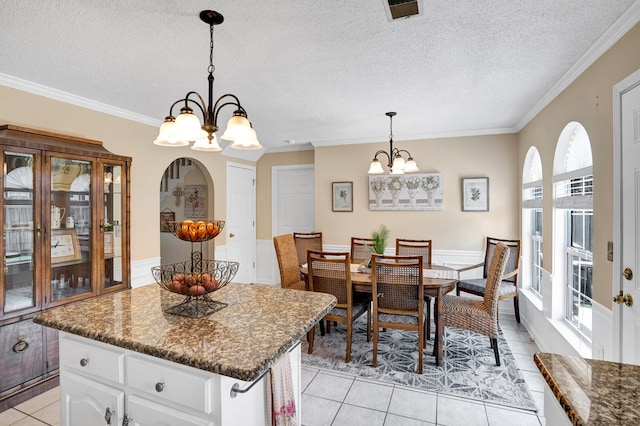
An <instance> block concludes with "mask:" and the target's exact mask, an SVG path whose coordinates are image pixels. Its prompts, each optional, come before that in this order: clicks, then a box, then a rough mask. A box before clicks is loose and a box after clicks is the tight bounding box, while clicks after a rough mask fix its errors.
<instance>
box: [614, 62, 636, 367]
mask: <svg viewBox="0 0 640 426" xmlns="http://www.w3.org/2000/svg"><path fill="white" fill-rule="evenodd" d="M636 74H637V77H636V79H635V83H633V84H635V86H633V85H632V86H628V87H631V88H630V89H628V90H626V91H622V93H621V95H620V123H619V124H620V130H619V131H620V147H621V148H620V157H619V158H620V164H621V170H620V171H621V179H620V182H621V183H620V184H621V191H620V200H619V205H620V214H621V215H620V222H621V224H620V227H619V228H617V232H616V235H617V237H618V238H619V244H618V247H619V248H620V250H621V251H620V254H619V256H616V257H615V260H614V272H613V274H614V276H613V279H614V288H616V286H615V283H618V286H617V288H618V291H620V290H622V293H623V295H631V296H632V297H633V302H634V303H633V305H632V306H630V307H628V306H626V305H625V304H624V303H623V304H613V312H614V321H615V320H616V319H617V320H618V321H620V322H619V324H618V325H617V327H618V328H619V329H620V339H621V340H620V348H621V349H620V357H619V359H620V361H621V362H624V363H629V364H640V280H639V279H638V278H639V276H640V262H638V254H639V253H638V252H637V248H638V247H639V244H640V226H639V225H638V223H639V220H640V206H639V202H640V72H638V73H636ZM632 77H633V76H632ZM625 81H627V80H625ZM616 101H617V100H615V99H614V102H616ZM625 269H628V271H630V273H631V274H625ZM631 275H632V276H631ZM616 314H617V315H616ZM614 343H615V342H614Z"/></svg>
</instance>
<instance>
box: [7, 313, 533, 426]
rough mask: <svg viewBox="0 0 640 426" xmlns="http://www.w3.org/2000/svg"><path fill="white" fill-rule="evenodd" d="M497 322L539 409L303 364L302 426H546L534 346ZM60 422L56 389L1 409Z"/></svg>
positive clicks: (38, 425)
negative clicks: (495, 402) (370, 378)
mask: <svg viewBox="0 0 640 426" xmlns="http://www.w3.org/2000/svg"><path fill="white" fill-rule="evenodd" d="M500 326H501V328H502V331H503V333H504V335H505V337H506V339H507V341H508V342H509V346H510V347H511V350H512V351H513V353H514V356H515V358H516V361H517V363H518V366H519V367H520V369H521V371H522V373H523V375H524V377H525V380H526V381H527V384H528V386H529V389H530V391H531V394H532V395H533V397H534V399H535V401H536V404H537V406H538V413H534V412H531V411H525V410H517V409H512V408H506V407H504V406H499V405H494V404H489V403H483V402H478V401H475V400H470V399H463V398H456V397H451V396H446V395H441V394H437V393H432V392H425V391H419V390H415V389H412V388H408V387H404V386H399V385H393V384H389V383H384V382H376V381H371V380H365V379H361V378H356V377H354V376H349V375H344V374H340V373H336V372H333V371H327V370H319V369H317V368H312V367H307V366H303V368H302V424H303V425H304V426H341V425H349V426H358V425H365V426H377V425H384V426H396V425H397V426H400V425H402V426H413V425H416V426H418V425H440V426H462V425H471V426H502V425H505V426H511V425H518V426H541V425H542V426H544V425H545V420H544V417H542V413H543V411H542V408H543V392H544V381H543V379H542V376H541V375H540V373H539V371H538V368H537V367H536V366H535V364H534V363H533V354H534V353H535V352H537V351H538V346H537V345H536V344H535V343H534V342H531V341H530V336H529V333H528V332H527V330H526V328H525V327H524V326H523V325H522V324H518V323H517V322H516V321H515V318H514V317H513V316H509V315H502V316H501V317H500ZM9 425H12V426H44V425H50V426H58V425H60V391H59V388H55V389H52V390H50V391H48V392H45V393H43V394H42V395H39V396H37V397H36V398H33V399H31V400H29V401H27V402H24V403H22V404H19V405H16V406H15V407H13V408H10V409H9V410H6V411H4V412H2V413H0V426H9Z"/></svg>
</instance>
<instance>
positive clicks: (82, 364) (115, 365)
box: [60, 334, 124, 383]
mask: <svg viewBox="0 0 640 426" xmlns="http://www.w3.org/2000/svg"><path fill="white" fill-rule="evenodd" d="M60 365H62V366H63V367H64V368H68V369H69V370H71V371H75V372H77V373H80V374H83V375H92V376H95V377H100V378H103V379H106V380H111V381H113V382H117V383H124V351H114V350H111V349H109V348H108V347H107V346H106V345H104V346H103V345H100V344H99V343H97V342H96V343H93V342H92V343H87V340H86V339H85V340H83V341H78V340H76V339H74V338H72V337H70V336H68V335H64V334H61V335H60Z"/></svg>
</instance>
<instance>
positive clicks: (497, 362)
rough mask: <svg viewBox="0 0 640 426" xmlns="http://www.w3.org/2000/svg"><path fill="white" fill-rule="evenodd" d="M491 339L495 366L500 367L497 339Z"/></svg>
mask: <svg viewBox="0 0 640 426" xmlns="http://www.w3.org/2000/svg"><path fill="white" fill-rule="evenodd" d="M490 339H491V347H492V348H493V354H494V355H495V356H496V366H498V367H500V353H499V352H498V339H496V338H490Z"/></svg>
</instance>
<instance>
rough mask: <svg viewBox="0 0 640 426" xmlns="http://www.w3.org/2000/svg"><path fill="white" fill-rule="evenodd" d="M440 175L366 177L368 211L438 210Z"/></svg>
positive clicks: (442, 202)
mask: <svg viewBox="0 0 640 426" xmlns="http://www.w3.org/2000/svg"><path fill="white" fill-rule="evenodd" d="M442 188H443V186H442V174H441V173H411V174H406V175H372V176H369V210H406V211H414V210H442V209H443V206H444V201H443V195H442V194H443V192H442Z"/></svg>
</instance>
